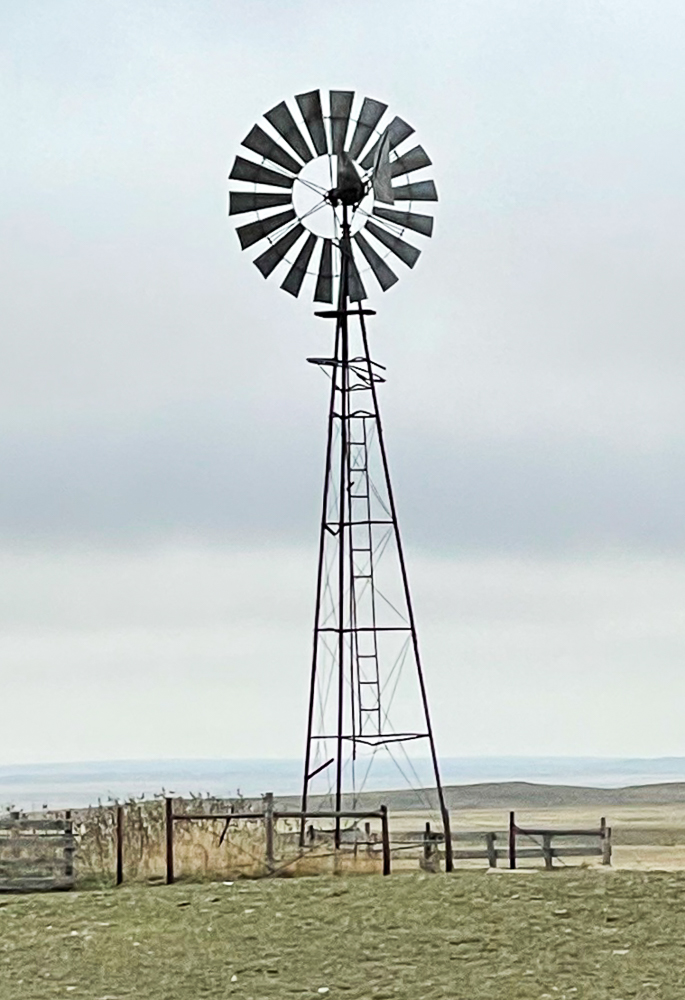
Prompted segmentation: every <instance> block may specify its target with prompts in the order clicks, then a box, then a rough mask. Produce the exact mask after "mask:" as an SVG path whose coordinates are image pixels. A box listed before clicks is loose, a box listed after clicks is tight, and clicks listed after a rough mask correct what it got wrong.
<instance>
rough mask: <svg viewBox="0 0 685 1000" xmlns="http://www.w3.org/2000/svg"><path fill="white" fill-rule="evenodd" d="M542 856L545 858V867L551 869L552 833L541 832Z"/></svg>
mask: <svg viewBox="0 0 685 1000" xmlns="http://www.w3.org/2000/svg"><path fill="white" fill-rule="evenodd" d="M542 856H543V858H544V859H545V868H547V869H549V870H551V869H552V868H553V867H554V865H553V864H552V834H551V833H543V835H542Z"/></svg>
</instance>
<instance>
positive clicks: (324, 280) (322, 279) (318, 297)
mask: <svg viewBox="0 0 685 1000" xmlns="http://www.w3.org/2000/svg"><path fill="white" fill-rule="evenodd" d="M314 301H315V302H332V301H333V241H332V240H324V241H323V246H322V248H321V260H320V261H319V274H318V277H317V279H316V288H315V290H314Z"/></svg>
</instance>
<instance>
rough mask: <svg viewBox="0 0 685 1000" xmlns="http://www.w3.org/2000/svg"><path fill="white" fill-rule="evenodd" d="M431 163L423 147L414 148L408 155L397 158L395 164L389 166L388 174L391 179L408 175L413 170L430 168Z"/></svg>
mask: <svg viewBox="0 0 685 1000" xmlns="http://www.w3.org/2000/svg"><path fill="white" fill-rule="evenodd" d="M432 162H433V161H432V160H431V158H430V157H429V155H428V153H427V152H426V150H425V149H424V148H423V146H414V148H413V149H410V150H409V152H408V153H404V155H403V156H398V158H397V159H396V160H395V162H394V163H391V164H390V173H391V174H392V176H393V177H398V176H399V175H400V174H410V173H411V172H412V171H413V170H420V169H421V167H430V165H431V163H432Z"/></svg>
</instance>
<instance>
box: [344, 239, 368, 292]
mask: <svg viewBox="0 0 685 1000" xmlns="http://www.w3.org/2000/svg"><path fill="white" fill-rule="evenodd" d="M348 253H349V255H350V256H349V258H348V261H347V267H348V271H347V288H348V291H349V294H350V302H361V301H362V300H363V299H365V298H366V297H367V295H366V289H365V288H364V283H363V281H362V279H361V278H360V277H359V271H358V270H357V265H356V264H355V262H354V257H353V256H352V247H349V249H348Z"/></svg>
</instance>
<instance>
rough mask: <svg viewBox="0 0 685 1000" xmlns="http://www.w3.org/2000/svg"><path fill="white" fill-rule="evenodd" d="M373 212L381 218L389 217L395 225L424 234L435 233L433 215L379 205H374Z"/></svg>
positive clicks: (430, 234)
mask: <svg viewBox="0 0 685 1000" xmlns="http://www.w3.org/2000/svg"><path fill="white" fill-rule="evenodd" d="M373 214H374V215H376V216H378V218H379V219H387V220H388V222H394V223H395V225H397V226H402V227H403V228H404V229H413V230H414V232H415V233H421V234H422V235H423V236H432V235H433V216H432V215H419V214H418V213H416V212H396V211H395V209H393V208H381V207H380V206H378V205H375V206H374V209H373Z"/></svg>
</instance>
